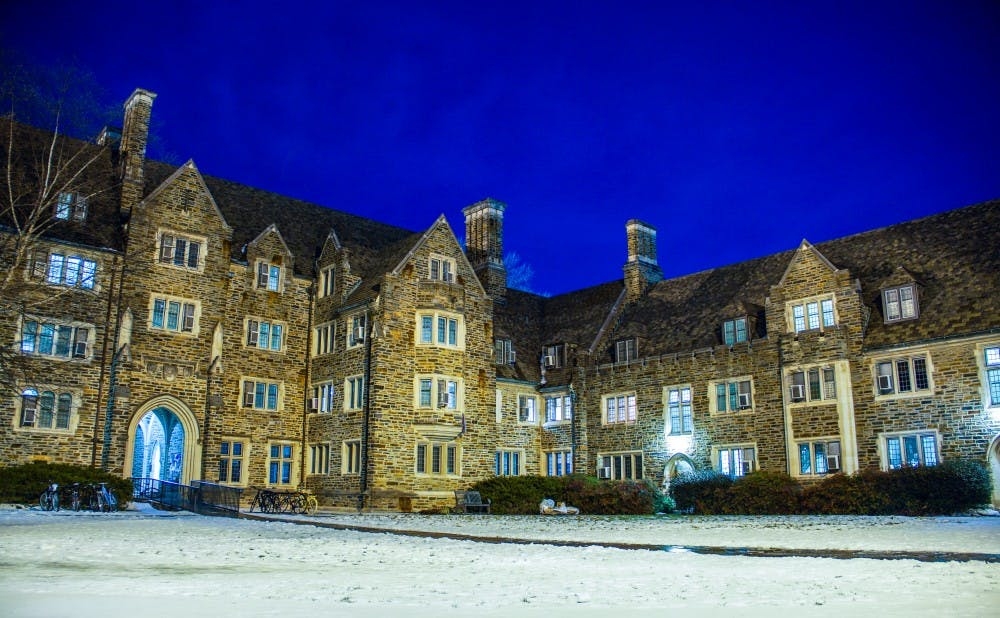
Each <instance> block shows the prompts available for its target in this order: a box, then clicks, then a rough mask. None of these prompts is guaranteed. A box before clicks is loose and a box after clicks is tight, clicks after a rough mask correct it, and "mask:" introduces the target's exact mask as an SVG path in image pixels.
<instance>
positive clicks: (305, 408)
mask: <svg viewBox="0 0 1000 618" xmlns="http://www.w3.org/2000/svg"><path fill="white" fill-rule="evenodd" d="M315 290H316V283H315V282H313V284H312V285H310V286H309V289H308V290H306V293H307V294H309V314H308V315H307V316H306V362H305V365H306V377H305V380H306V382H305V385H304V392H303V395H305V396H304V397H303V398H302V450H301V451H300V452H301V453H302V457H299V485H300V486H301V485H302V481H303V480H304V479H305V478H306V457H305V455H306V426H307V425H308V419H309V399H310V392H309V388H310V385H311V384H312V358H313V357H312V342H313V337H312V336H313V329H312V325H313V315H314V313H315V311H316V297H315ZM327 462H328V463H329V455H328V456H327Z"/></svg>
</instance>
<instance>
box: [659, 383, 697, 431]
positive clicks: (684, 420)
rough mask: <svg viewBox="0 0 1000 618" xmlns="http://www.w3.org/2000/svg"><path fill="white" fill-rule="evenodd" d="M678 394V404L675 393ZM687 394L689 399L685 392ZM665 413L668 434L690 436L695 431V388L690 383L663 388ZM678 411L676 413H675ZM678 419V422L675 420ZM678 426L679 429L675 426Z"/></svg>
mask: <svg viewBox="0 0 1000 618" xmlns="http://www.w3.org/2000/svg"><path fill="white" fill-rule="evenodd" d="M674 393H676V394H677V399H676V405H674V404H675V402H674V399H673V394H674ZM685 393H686V394H687V401H686V402H685V400H684V394H685ZM663 402H664V414H665V416H666V423H665V425H666V429H667V432H666V433H667V435H668V436H689V435H691V434H693V433H694V389H693V388H692V387H691V385H690V384H678V385H676V386H665V387H664V388H663ZM675 411H676V414H675ZM675 420H676V422H675ZM675 427H677V428H678V429H677V431H675V430H674V428H675Z"/></svg>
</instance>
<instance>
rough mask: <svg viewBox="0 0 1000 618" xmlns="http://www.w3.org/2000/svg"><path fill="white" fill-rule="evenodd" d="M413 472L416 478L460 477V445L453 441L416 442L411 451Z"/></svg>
mask: <svg viewBox="0 0 1000 618" xmlns="http://www.w3.org/2000/svg"><path fill="white" fill-rule="evenodd" d="M413 472H414V474H415V475H417V476H434V477H458V476H461V475H462V448H461V445H460V444H459V443H458V442H455V441H436V440H418V441H417V443H416V444H415V445H414V450H413Z"/></svg>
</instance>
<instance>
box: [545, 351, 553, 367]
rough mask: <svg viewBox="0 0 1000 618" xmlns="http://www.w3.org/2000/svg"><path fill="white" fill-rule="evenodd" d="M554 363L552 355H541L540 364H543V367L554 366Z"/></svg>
mask: <svg viewBox="0 0 1000 618" xmlns="http://www.w3.org/2000/svg"><path fill="white" fill-rule="evenodd" d="M555 364H556V363H555V359H554V358H553V357H552V355H551V354H546V355H545V356H543V357H542V365H543V366H545V367H554V366H555Z"/></svg>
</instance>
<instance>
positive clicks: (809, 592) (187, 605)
mask: <svg viewBox="0 0 1000 618" xmlns="http://www.w3.org/2000/svg"><path fill="white" fill-rule="evenodd" d="M295 519H297V520H308V519H309V518H303V517H297V518H295ZM312 519H314V520H315V521H317V522H328V523H333V524H337V525H354V526H363V527H366V528H382V529H386V530H392V529H397V530H424V531H430V532H450V533H454V534H459V535H468V536H483V537H494V538H495V537H504V538H512V539H535V540H538V541H539V543H537V544H531V543H529V544H525V543H520V544H514V543H480V542H474V541H470V540H452V539H440V538H437V539H434V538H419V537H412V536H401V535H397V534H390V533H371V532H358V531H353V530H335V529H329V528H322V527H317V526H312V525H294V524H292V523H284V522H259V521H250V520H245V519H238V520H237V519H223V518H209V517H201V516H197V515H192V514H188V513H167V512H160V511H154V510H152V509H150V508H149V507H147V506H144V505H140V506H139V507H138V509H137V510H133V511H128V512H122V513H114V514H99V513H68V512H56V513H46V512H42V511H38V510H24V509H21V510H13V509H4V510H0V615H3V616H98V615H100V616H109V615H121V614H126V615H143V614H145V615H149V616H166V615H180V616H183V617H184V618H190V617H192V616H205V615H227V614H231V613H234V612H238V613H239V614H241V615H248V616H251V615H252V616H260V615H266V616H304V615H310V614H315V615H323V616H396V615H406V616H416V617H422V616H440V615H452V616H472V615H476V616H488V617H490V616H564V615H565V616H569V615H572V616H581V617H590V616H602V617H607V618H610V617H611V616H613V615H620V613H621V612H622V611H624V610H639V611H644V610H645V611H657V610H660V611H662V613H663V614H670V613H675V612H678V611H686V612H688V613H689V614H693V615H728V616H732V615H740V616H746V615H750V616H778V615H786V614H788V613H790V612H791V611H798V612H799V613H800V614H802V615H810V616H814V615H844V613H845V612H848V613H849V615H871V614H874V613H876V612H877V613H878V614H880V616H882V617H884V616H901V615H910V616H912V615H918V614H919V615H933V614H939V615H949V616H997V615H1000V563H996V562H992V563H990V562H985V561H981V560H975V561H967V562H921V561H917V560H909V559H907V560H872V559H852V560H838V559H832V558H802V557H790V558H770V557H768V558H756V557H745V556H724V555H701V554H698V553H693V552H689V551H683V550H680V551H647V550H626V549H611V548H604V547H598V546H584V547H560V546H554V545H549V544H544V543H542V542H541V541H544V540H570V541H584V542H593V543H598V542H607V543H632V544H649V545H664V546H714V547H718V546H726V547H734V548H743V547H774V548H793V549H872V550H883V551H893V550H905V551H928V552H941V551H947V552H969V553H985V554H995V555H1000V517H951V518H905V517H753V518H737V517H648V518H620V517H597V516H592V517H588V516H583V517H543V516H527V517H524V516H517V517H510V516H468V515H438V516H422V515H404V514H384V515H381V514H364V515H357V514H343V515H341V514H334V515H325V516H318V517H315V518H312Z"/></svg>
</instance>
